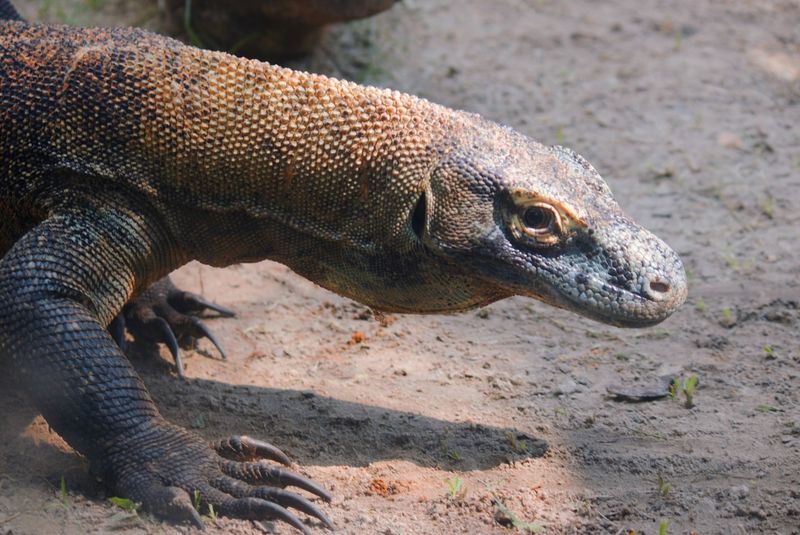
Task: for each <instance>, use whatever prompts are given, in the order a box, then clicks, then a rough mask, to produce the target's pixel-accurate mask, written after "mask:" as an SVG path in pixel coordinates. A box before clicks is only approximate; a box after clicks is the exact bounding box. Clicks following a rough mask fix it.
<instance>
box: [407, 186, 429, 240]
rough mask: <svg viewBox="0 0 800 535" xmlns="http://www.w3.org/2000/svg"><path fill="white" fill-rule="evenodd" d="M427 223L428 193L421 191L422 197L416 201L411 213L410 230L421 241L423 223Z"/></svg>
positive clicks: (423, 230)
mask: <svg viewBox="0 0 800 535" xmlns="http://www.w3.org/2000/svg"><path fill="white" fill-rule="evenodd" d="M427 221H428V192H427V191H423V192H422V195H420V196H419V199H417V204H415V205H414V211H413V212H411V230H413V231H414V234H416V235H417V238H418V239H419V240H420V241H422V237H423V236H424V234H425V223H427Z"/></svg>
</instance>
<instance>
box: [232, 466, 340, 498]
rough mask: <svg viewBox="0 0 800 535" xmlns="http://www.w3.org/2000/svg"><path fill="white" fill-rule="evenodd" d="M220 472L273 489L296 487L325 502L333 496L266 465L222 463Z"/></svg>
mask: <svg viewBox="0 0 800 535" xmlns="http://www.w3.org/2000/svg"><path fill="white" fill-rule="evenodd" d="M220 466H221V467H222V471H223V472H224V473H225V474H227V475H229V476H231V477H235V478H236V479H240V480H242V481H246V482H247V483H250V484H254V485H271V486H275V487H297V488H298V489H303V490H305V491H307V492H310V493H311V494H315V495H316V496H319V497H320V498H322V499H323V500H325V501H326V502H329V501H331V500H333V496H331V494H330V493H329V492H328V491H326V490H325V489H323V488H322V487H320V486H319V485H317V484H316V483H314V482H313V481H311V480H310V479H307V478H305V477H303V476H301V475H299V474H295V473H294V472H290V471H289V470H284V469H282V468H277V467H275V466H270V465H269V464H267V463H258V462H251V463H238V462H234V461H224V462H222V463H221V464H220Z"/></svg>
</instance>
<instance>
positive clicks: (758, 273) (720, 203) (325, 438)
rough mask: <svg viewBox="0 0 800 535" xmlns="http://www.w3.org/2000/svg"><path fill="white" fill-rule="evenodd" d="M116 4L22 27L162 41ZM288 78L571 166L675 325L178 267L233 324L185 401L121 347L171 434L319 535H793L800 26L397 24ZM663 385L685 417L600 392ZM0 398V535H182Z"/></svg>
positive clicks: (608, 17)
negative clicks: (426, 110)
mask: <svg viewBox="0 0 800 535" xmlns="http://www.w3.org/2000/svg"><path fill="white" fill-rule="evenodd" d="M131 4H136V3H134V2H131V3H129V4H128V5H127V7H125V6H123V7H122V8H121V7H120V6H119V5H115V4H111V5H108V4H106V3H103V2H83V3H82V4H78V5H72V4H70V5H72V7H71V8H69V9H68V8H64V7H57V6H54V3H53V2H47V1H45V0H39V1H37V2H29V3H28V4H27V5H26V6H25V7H26V14H28V15H29V16H31V17H42V18H49V19H50V20H53V19H60V20H70V21H75V22H98V21H99V22H100V23H109V22H115V23H119V24H121V23H147V24H149V25H151V26H156V25H157V24H156V21H155V20H154V19H153V17H152V15H153V13H154V10H153V9H152V8H142V7H141V6H140V5H131ZM146 9H149V10H150V11H146ZM305 65H306V66H307V67H308V68H311V69H314V70H319V71H322V72H326V73H331V74H335V75H339V76H345V77H349V78H352V79H356V80H359V81H364V82H370V83H373V84H378V85H385V86H391V87H395V88H398V89H401V90H404V91H408V92H412V93H416V94H418V95H422V96H424V97H427V98H429V99H431V100H434V101H436V102H440V103H443V104H446V105H449V106H453V107H457V108H463V109H467V110H471V111H476V112H479V113H481V114H483V115H485V116H486V117H488V118H491V119H494V120H496V121H499V122H502V123H506V124H509V125H511V126H513V127H515V128H517V129H519V130H520V131H522V132H524V133H525V134H528V135H530V136H531V137H533V138H535V139H538V140H540V141H543V142H546V143H561V144H565V145H568V146H571V147H573V148H575V149H576V150H577V151H578V152H580V153H582V154H583V155H585V156H586V157H587V158H588V159H589V160H590V161H591V162H593V163H594V165H595V166H596V167H597V168H598V170H599V171H600V172H601V174H603V175H604V176H605V178H606V179H607V180H608V182H609V183H610V185H611V187H612V189H613V190H614V191H615V192H616V196H617V198H618V200H619V201H620V204H621V205H622V206H623V208H624V209H626V210H627V211H628V212H629V213H630V214H631V215H633V216H634V217H635V218H636V219H637V220H638V221H640V222H641V223H642V224H644V225H645V226H647V227H648V228H650V229H651V230H653V231H654V232H656V234H658V235H659V236H661V237H663V238H664V239H665V240H666V241H667V242H669V243H670V244H671V245H673V246H674V247H675V248H676V249H677V251H678V252H679V253H680V254H681V255H682V257H683V259H684V262H685V264H686V267H687V270H688V272H689V275H690V280H691V289H690V298H689V302H688V303H687V304H686V306H684V307H683V308H682V309H681V310H680V311H678V312H677V313H676V314H675V315H674V316H673V317H672V318H671V319H669V320H668V321H666V322H664V323H663V324H662V325H659V326H657V327H655V328H650V329H646V330H621V329H616V328H612V327H607V326H604V325H601V324H598V323H593V322H592V321H590V320H587V319H583V318H580V317H577V316H574V315H571V314H569V313H566V312H563V311H560V310H555V309H553V308H550V307H547V306H545V305H542V304H540V303H537V302H533V301H530V300H525V299H510V300H506V301H504V302H501V303H497V304H495V305H492V306H490V307H488V308H486V309H483V310H479V311H475V312H470V313H465V314H461V315H456V316H436V317H417V316H399V315H394V316H388V317H383V318H376V317H374V316H373V315H372V314H371V312H370V311H369V310H368V309H366V308H364V307H362V306H360V305H357V304H354V303H353V302H351V301H348V300H345V299H342V298H339V297H337V296H335V295H332V294H330V293H328V292H326V291H324V290H321V289H320V288H318V287H316V286H314V285H313V284H311V283H309V282H307V281H305V280H303V279H301V278H299V277H297V276H296V275H294V274H293V273H291V272H290V271H289V270H288V269H286V268H284V267H283V266H280V265H276V264H271V263H262V264H258V265H247V266H234V267H231V268H229V269H226V270H216V269H211V268H208V267H204V266H200V265H197V264H192V265H189V266H186V267H185V268H183V269H181V270H180V271H179V272H178V273H177V275H176V280H177V281H178V282H179V283H181V284H182V285H183V286H184V287H185V288H186V289H190V290H195V291H202V292H204V294H205V295H207V296H208V297H210V298H212V299H214V300H216V301H218V302H220V303H223V304H225V305H227V306H230V307H233V308H235V309H236V310H237V311H238V313H239V316H238V317H237V318H235V319H220V320H212V321H211V322H210V323H211V325H212V327H213V328H214V329H215V330H216V331H217V333H218V334H219V336H220V338H221V339H222V340H223V341H224V343H225V346H226V348H227V350H228V353H229V354H230V360H229V362H221V361H220V360H218V359H216V358H208V357H207V356H204V355H203V354H202V352H193V353H189V354H188V355H187V356H186V362H187V368H188V375H189V377H190V379H188V380H186V381H181V380H178V379H177V378H176V377H175V376H174V372H173V369H172V367H171V365H170V363H169V359H167V358H165V352H164V351H162V353H161V357H156V358H152V355H150V356H147V355H146V354H144V353H146V352H142V351H136V350H135V349H134V350H133V351H131V355H130V356H131V359H132V360H133V362H134V363H135V365H136V366H137V367H138V369H139V370H140V371H141V374H142V375H143V377H144V379H145V381H146V382H147V384H148V385H149V386H150V388H151V391H152V393H153V395H154V397H155V398H156V399H157V401H158V402H159V405H160V407H161V408H162V410H163V412H164V414H165V415H166V416H167V417H168V418H170V419H171V420H173V421H175V422H178V423H180V424H182V425H185V426H188V427H191V428H193V429H195V430H196V431H197V432H198V433H200V434H202V435H203V436H206V437H208V438H209V439H211V438H217V437H222V436H226V435H229V434H233V433H247V434H251V435H253V436H258V437H262V438H266V439H268V440H270V441H271V442H273V443H274V444H276V445H278V446H279V447H281V448H283V449H284V450H285V451H287V453H289V454H290V455H291V456H292V457H293V458H294V459H295V460H296V462H297V463H298V465H297V467H296V468H297V469H298V470H300V471H301V472H303V473H305V474H307V475H309V476H311V477H313V478H315V479H316V480H318V481H320V482H322V483H323V484H325V485H327V487H328V488H330V489H331V490H332V491H333V492H334V493H335V495H336V499H335V501H334V502H333V503H332V504H331V505H329V506H325V510H326V511H327V512H328V513H329V514H330V515H331V517H332V518H333V520H334V521H335V522H336V524H337V525H338V527H339V532H340V533H347V534H385V535H400V534H405V535H411V534H439V533H442V534H449V533H476V534H503V533H509V532H513V530H514V529H517V530H519V531H529V532H535V531H541V532H543V533H587V534H588V533H591V534H594V533H609V534H619V533H626V532H627V530H635V531H636V533H639V534H641V533H647V534H655V533H658V532H659V526H660V525H662V523H663V522H666V523H667V533H670V534H678V533H682V534H688V533H690V532H695V533H699V534H717V533H719V534H745V533H781V534H790V533H795V534H797V533H800V394H798V389H799V388H800V345H799V344H798V334H797V329H798V325H799V324H800V287H799V284H798V273H799V272H800V249H798V246H797V241H798V238H799V237H800V235H799V234H798V231H799V230H800V226H799V223H800V215H798V214H800V3H798V2H797V1H794V0H784V1H774V2H767V1H761V2H756V1H744V0H740V1H730V2H719V1H713V0H698V1H695V2H667V1H659V0H638V1H634V0H617V1H614V2H603V3H599V2H592V1H590V0H576V1H573V2H557V1H551V0H529V1H522V0H499V1H495V2H485V1H481V0H461V1H460V2H457V3H454V2H445V1H440V0H437V1H433V0H431V1H421V0H417V1H413V2H412V1H406V2H405V3H404V4H402V5H400V6H398V7H396V8H394V9H393V10H392V11H390V12H388V13H386V14H383V15H380V16H378V17H376V18H374V19H371V20H369V21H364V22H358V23H355V24H351V25H348V26H346V27H342V28H339V29H336V30H334V31H332V32H331V33H330V34H329V35H328V36H327V38H326V39H325V41H324V42H323V43H322V46H321V47H320V48H319V49H318V51H317V52H316V53H315V55H314V56H313V57H312V58H310V59H309V60H308V62H307V63H306V64H305ZM356 333H361V334H358V335H356ZM354 335H355V338H354ZM362 335H363V336H362ZM357 340H360V341H357ZM201 348H205V349H209V345H208V344H206V343H203V344H202V345H201ZM209 353H210V355H211V356H212V357H213V356H214V355H215V354H214V353H213V351H209ZM667 374H674V375H676V376H678V377H679V378H682V379H683V378H688V377H690V376H693V375H694V376H697V377H698V383H699V384H698V386H697V390H696V392H695V394H694V407H693V408H686V406H685V404H684V402H683V399H681V396H679V397H678V398H677V399H671V398H669V397H667V398H664V399H661V400H658V401H653V402H646V403H626V402H620V401H615V400H613V399H611V397H610V396H609V395H608V394H607V387H609V386H614V385H622V386H624V387H630V388H638V387H642V386H644V385H647V384H649V383H654V382H655V383H657V382H658V378H659V377H660V376H663V375H667ZM7 376H8V372H7V371H6V372H5V373H3V378H2V379H0V381H1V382H0V441H1V442H2V443H3V446H2V448H0V533H9V534H11V533H13V534H27V533H69V534H73V533H75V534H79V533H80V534H82V533H86V532H110V531H115V532H117V533H121V534H124V535H133V534H139V533H168V534H171V533H179V532H180V533H186V532H187V531H188V530H186V529H182V528H173V527H170V526H166V525H163V524H159V523H153V522H152V521H150V520H147V519H137V518H133V519H131V518H126V517H125V514H124V513H122V512H121V511H120V510H119V509H116V508H114V507H113V506H111V505H109V504H108V502H107V501H105V499H104V497H103V494H102V492H103V491H102V487H101V486H100V485H99V484H97V482H95V481H93V480H92V478H91V477H90V476H89V475H88V472H87V469H86V466H85V463H84V462H83V461H82V460H81V459H80V458H79V457H78V456H77V455H75V454H74V453H73V452H71V451H70V450H69V448H68V447H67V446H66V445H65V444H64V443H63V442H62V441H60V440H59V438H58V437H57V436H55V435H53V434H51V433H50V432H49V431H48V429H47V425H46V424H45V423H44V422H43V421H42V420H41V418H40V417H37V416H36V411H35V410H34V409H33V408H32V407H31V406H30V405H29V404H28V403H27V402H26V401H25V398H24V396H23V395H22V393H21V392H19V391H18V390H17V389H15V388H14V385H13V382H12V380H10V379H8V378H7ZM62 477H63V480H64V482H65V486H66V493H62V492H60V490H59V486H60V481H61V480H62ZM497 503H500V504H502V505H503V506H504V507H505V508H507V509H508V510H509V511H511V513H512V514H513V515H514V516H515V518H517V519H518V520H519V523H518V527H517V528H510V527H504V526H503V525H501V524H502V523H498V521H497V515H496V511H497V509H498V506H497V505H496V504H497ZM506 523H507V522H506ZM312 528H313V531H314V533H323V529H322V528H321V527H319V526H318V525H313V523H312ZM208 532H209V533H240V534H250V533H290V532H291V530H289V529H288V528H286V527H285V526H282V525H276V524H274V523H270V522H265V523H260V524H257V523H250V522H244V521H234V520H228V519H220V520H217V521H211V522H209V529H208Z"/></svg>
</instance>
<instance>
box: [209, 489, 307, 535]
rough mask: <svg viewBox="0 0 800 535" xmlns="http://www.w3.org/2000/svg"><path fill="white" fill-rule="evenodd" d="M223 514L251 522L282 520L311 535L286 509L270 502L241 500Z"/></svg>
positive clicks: (236, 501) (232, 503)
mask: <svg viewBox="0 0 800 535" xmlns="http://www.w3.org/2000/svg"><path fill="white" fill-rule="evenodd" d="M222 513H223V514H225V513H229V514H232V515H233V516H237V517H239V518H246V519H249V520H263V519H265V518H273V519H275V520H282V521H283V522H286V523H287V524H289V525H290V526H292V527H293V528H295V529H297V530H299V531H301V532H302V533H303V535H311V532H310V531H308V528H307V527H306V525H305V524H303V523H302V522H301V521H300V519H299V518H297V517H296V516H294V515H293V514H292V513H290V512H289V511H287V510H286V509H285V508H283V507H281V506H280V505H278V504H277V503H273V502H268V501H266V500H261V499H259V498H239V499H238V500H235V501H233V502H231V503H230V504H229V505H228V506H227V507H225V509H223V511H222Z"/></svg>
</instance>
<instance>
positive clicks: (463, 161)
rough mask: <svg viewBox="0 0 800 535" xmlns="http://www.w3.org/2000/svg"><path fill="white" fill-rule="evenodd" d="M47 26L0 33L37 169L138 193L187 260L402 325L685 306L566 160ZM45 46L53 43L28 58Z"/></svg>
mask: <svg viewBox="0 0 800 535" xmlns="http://www.w3.org/2000/svg"><path fill="white" fill-rule="evenodd" d="M8 26H12V28H11V30H8ZM51 28H52V27H45V26H36V25H23V24H20V23H16V25H15V24H12V23H8V24H6V32H5V33H3V34H2V35H1V36H0V39H15V40H20V41H21V42H23V43H29V44H30V46H28V47H27V48H26V47H25V46H15V47H14V48H13V50H15V51H16V52H15V54H17V55H20V56H22V57H18V58H15V59H17V60H19V64H20V65H25V66H26V67H24V69H29V70H30V72H28V71H26V76H28V77H30V76H34V77H35V78H36V81H37V83H38V84H39V85H43V86H45V87H46V88H48V89H52V91H53V98H52V99H50V100H49V101H48V102H54V103H56V104H54V105H53V107H52V108H51V109H46V110H45V109H43V110H41V113H40V114H38V117H40V118H44V119H42V122H41V124H36V125H28V126H29V128H28V129H27V130H26V131H33V132H37V136H36V139H35V140H34V141H33V142H31V143H30V146H31V147H32V148H31V149H30V150H31V151H32V152H33V153H34V155H35V156H37V157H38V158H39V159H40V160H42V159H46V160H47V161H49V162H50V163H49V164H48V165H49V169H47V171H54V172H58V173H62V174H69V173H71V174H72V175H74V176H76V177H80V178H76V179H75V180H84V181H86V180H89V181H91V182H92V184H93V185H94V186H96V187H101V188H117V189H120V188H121V189H123V190H125V191H129V192H132V193H135V194H137V195H140V196H142V197H143V198H145V199H148V202H150V203H152V204H153V205H154V206H155V207H156V208H157V212H158V213H160V214H161V216H162V218H163V219H164V222H165V224H166V225H167V226H168V228H170V229H171V231H172V233H173V235H174V236H175V239H176V241H177V242H178V243H179V245H180V246H181V247H182V249H183V250H184V251H186V252H187V254H188V256H190V257H193V258H197V259H199V260H201V261H203V262H206V263H209V264H213V265H227V264H230V263H234V262H243V261H256V260H261V259H264V258H271V259H274V260H277V261H279V262H282V263H285V264H286V265H288V266H289V267H291V268H292V269H294V270H295V271H297V272H298V273H300V274H302V275H304V276H306V277H308V278H309V279H311V280H312V281H314V282H317V283H318V284H320V285H322V286H324V287H326V288H328V289H331V290H333V291H336V292H338V293H340V294H343V295H346V296H348V297H352V298H354V299H356V300H358V301H361V302H363V303H366V304H368V305H370V306H372V307H375V308H378V309H383V310H390V311H400V312H447V311H458V310H464V309H467V308H472V307H475V306H480V305H484V304H487V303H490V302H492V301H495V300H497V299H501V298H504V297H507V296H510V295H525V296H530V297H534V298H537V299H540V300H543V301H546V302H548V303H551V304H554V305H556V306H560V307H563V308H567V309H570V310H573V311H575V312H578V313H580V314H584V315H586V316H589V317H592V318H595V319H598V320H600V321H604V322H607V323H612V324H615V325H623V326H643V325H649V324H653V323H657V322H658V321H661V320H663V319H664V318H666V317H667V316H669V314H671V313H672V311H674V310H675V308H677V306H679V305H680V304H681V303H682V302H683V300H684V299H685V296H686V281H685V274H684V272H683V267H682V265H681V263H680V260H679V259H678V257H677V255H676V254H675V253H674V252H673V251H672V250H671V249H670V248H669V247H668V246H666V244H664V242H662V241H661V240H659V239H658V238H656V237H655V236H653V235H652V234H651V233H649V232H647V231H646V230H644V229H643V228H641V227H640V226H638V225H636V224H635V223H634V222H632V221H631V220H630V219H629V218H627V217H626V216H625V215H624V214H623V213H622V212H621V211H620V210H619V208H618V207H617V205H616V203H615V202H614V200H613V198H612V196H611V192H610V190H609V188H608V186H607V185H606V184H605V182H604V181H603V180H602V179H601V178H600V176H599V175H598V174H597V172H596V171H595V170H594V169H593V168H592V167H591V165H589V164H588V163H587V162H586V161H585V160H583V159H582V158H581V157H579V156H577V155H576V154H574V153H572V152H571V151H569V150H566V149H562V148H559V147H544V146H542V145H540V144H538V143H536V142H534V141H532V140H530V139H528V138H526V137H524V136H522V135H520V134H518V133H515V132H513V131H511V130H510V129H507V128H504V127H501V126H498V125H496V124H494V123H491V122H488V121H485V120H482V119H480V118H479V117H477V116H475V115H470V114H466V113H463V112H457V111H453V110H448V109H446V108H443V107H441V106H437V105H434V104H431V103H429V102H427V101H424V100H421V99H418V98H415V97H411V96H409V95H404V94H401V93H397V92H393V91H388V90H379V89H375V88H367V87H362V86H358V85H356V84H352V83H348V82H340V81H336V80H332V79H328V78H326V77H323V76H315V75H309V74H305V73H298V72H294V71H291V70H288V69H281V68H278V67H273V66H270V65H267V64H264V63H260V62H257V61H251V60H244V59H239V58H235V57H233V56H230V55H227V54H223V53H216V52H208V51H201V50H198V49H195V48H192V47H186V46H183V45H181V44H179V43H177V42H176V41H173V40H170V39H165V38H162V37H159V36H155V35H152V34H149V33H147V32H142V31H138V30H130V29H126V30H103V29H94V30H81V29H73V28H57V30H55V33H54V34H52V35H51V34H50V32H53V31H54V30H52V29H51ZM8 36H13V37H8ZM43 39H44V40H47V39H51V40H54V41H53V44H52V46H51V48H53V47H56V48H58V50H59V53H58V54H55V55H52V54H51V56H49V57H48V58H46V61H45V60H44V59H43V58H38V57H35V56H36V54H37V50H39V49H38V48H37V46H36V43H38V42H41V40H43ZM15 43H16V44H18V43H19V42H18V41H15ZM31 73H34V74H31ZM20 79H21V80H23V82H21V83H24V80H25V76H22V77H21V78H20ZM11 90H12V91H14V88H13V87H12V88H11ZM17 91H20V89H17ZM25 146H28V145H25ZM532 204H537V205H538V204H544V205H546V206H549V207H550V208H549V210H552V211H553V213H558V214H560V216H559V218H558V220H559V225H560V226H559V231H560V232H561V233H560V234H559V237H558V239H557V240H555V241H553V243H548V244H547V245H546V246H543V245H542V244H541V243H539V242H532V241H531V240H530V239H528V238H526V237H525V232H523V231H520V221H521V220H522V217H523V213H524V212H523V210H524V208H525V207H526V206H529V205H532Z"/></svg>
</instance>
